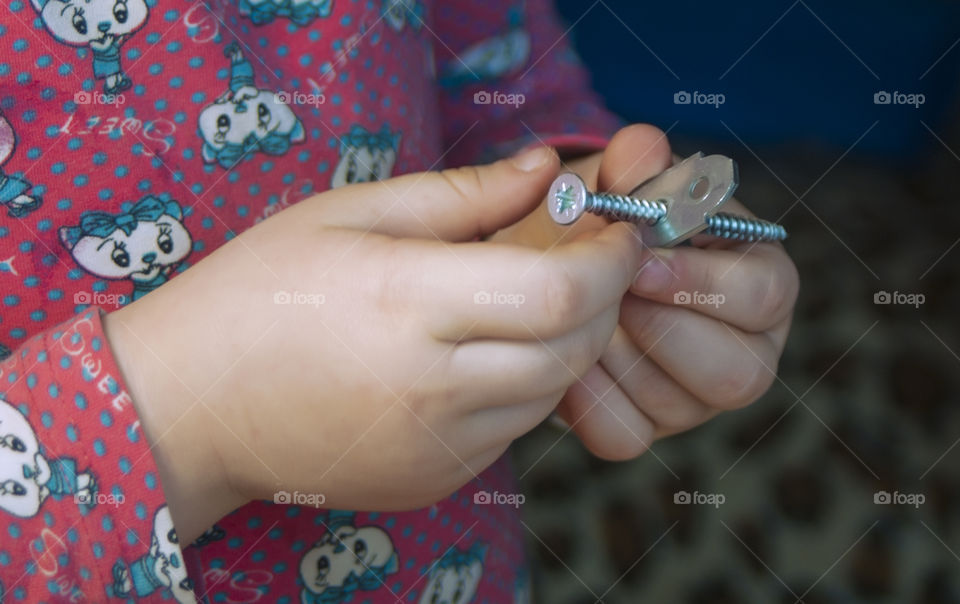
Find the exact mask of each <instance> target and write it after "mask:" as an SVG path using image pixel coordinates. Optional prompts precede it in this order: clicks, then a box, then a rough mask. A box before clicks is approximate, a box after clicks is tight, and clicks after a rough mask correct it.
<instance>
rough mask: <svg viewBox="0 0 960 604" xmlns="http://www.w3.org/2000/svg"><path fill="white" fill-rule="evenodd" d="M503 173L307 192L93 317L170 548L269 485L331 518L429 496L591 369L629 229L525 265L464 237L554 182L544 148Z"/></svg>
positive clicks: (486, 459)
mask: <svg viewBox="0 0 960 604" xmlns="http://www.w3.org/2000/svg"><path fill="white" fill-rule="evenodd" d="M517 162H518V163H512V162H511V161H501V162H498V163H496V164H493V165H491V166H486V167H481V168H464V169H460V170H449V171H445V172H439V173H437V172H432V173H424V174H411V175H407V176H402V177H399V178H393V179H390V180H386V181H383V182H378V183H368V184H360V185H354V186H349V187H344V188H340V189H336V190H333V191H329V192H326V193H323V194H321V195H318V196H316V197H314V198H312V199H309V200H306V201H303V202H301V203H300V204H297V205H296V206H294V207H292V208H289V209H287V210H284V211H283V212H280V213H279V214H277V215H276V216H274V217H272V218H270V219H268V220H266V221H264V222H263V223H261V224H260V225H258V226H256V227H254V228H252V229H250V230H249V231H247V232H245V233H243V234H242V235H240V236H239V237H237V238H236V239H235V240H233V241H231V242H230V243H228V244H226V245H224V246H223V247H222V248H220V249H218V250H217V251H216V252H214V253H213V254H211V255H210V256H209V257H208V258H206V259H204V260H202V261H201V262H199V263H198V264H197V265H196V266H194V267H193V268H191V269H190V270H188V271H186V272H185V273H183V274H182V275H179V276H178V277H176V278H175V279H173V280H172V281H171V282H170V283H168V284H166V285H164V286H162V287H161V288H159V289H158V290H157V291H155V292H153V293H151V294H149V295H147V296H145V297H144V298H142V299H141V300H139V301H137V302H135V303H133V304H131V305H129V306H127V307H125V308H123V309H121V310H118V311H116V312H114V313H112V314H110V315H108V317H107V320H106V326H107V330H108V337H109V339H110V342H111V344H112V345H113V349H114V352H115V353H116V356H117V358H118V361H119V363H120V365H121V369H122V370H123V373H124V376H125V377H126V381H127V384H128V385H129V386H130V387H131V389H132V390H133V391H132V392H131V395H132V398H133V400H134V403H135V405H136V407H137V410H138V412H139V413H140V417H141V421H142V425H143V428H144V432H145V434H146V436H147V438H148V441H149V442H150V443H151V444H152V446H153V447H154V457H155V459H156V460H157V462H158V464H159V468H160V471H161V477H162V479H163V482H164V488H165V493H166V495H167V497H168V502H169V505H170V509H171V512H172V513H173V515H174V519H175V521H176V525H177V529H178V531H179V532H181V533H182V534H183V539H184V540H186V541H189V540H190V538H192V537H193V536H196V535H197V534H199V533H200V532H201V531H202V530H203V529H205V528H207V527H208V526H209V525H210V524H211V523H212V522H213V521H215V520H216V519H218V518H219V517H220V516H222V515H223V514H225V513H227V512H229V511H230V510H231V509H233V508H234V507H237V506H239V505H241V504H242V503H244V502H245V501H247V500H249V499H252V498H267V499H269V498H271V497H272V495H273V493H274V492H276V491H280V490H284V491H289V492H293V491H300V492H301V493H322V494H324V495H325V496H326V501H325V506H326V507H333V508H347V509H364V510H375V509H405V508H413V507H418V506H423V505H426V504H429V503H432V502H435V501H437V500H439V499H441V498H442V497H444V496H446V495H447V494H449V493H451V492H452V491H454V490H455V489H457V488H458V487H460V486H462V485H463V484H465V483H466V482H467V481H469V480H471V479H472V478H473V477H474V473H478V472H480V471H481V470H482V469H484V468H485V467H486V466H487V465H489V464H490V463H492V462H493V461H494V460H496V459H497V458H498V457H499V456H500V455H501V454H502V453H503V451H504V450H505V449H506V447H507V446H508V445H509V443H510V442H511V441H512V440H513V439H515V438H516V437H518V436H520V435H521V434H523V433H525V432H527V431H528V430H530V429H531V428H533V427H534V426H535V425H536V424H537V423H539V422H540V421H542V420H543V419H544V418H545V417H546V416H547V415H549V414H550V413H551V412H552V411H553V410H554V409H555V407H556V405H557V403H558V401H559V400H560V398H561V397H562V396H563V394H564V392H566V391H567V388H568V387H569V386H570V385H571V384H572V383H573V382H574V381H575V380H576V378H577V375H582V374H583V373H584V372H585V371H586V370H587V369H588V368H589V367H591V366H592V365H594V364H595V363H596V362H597V359H598V358H599V356H600V353H601V352H602V351H603V350H604V349H605V348H606V347H607V345H608V343H609V341H610V336H611V334H612V333H613V330H614V329H615V327H616V324H617V320H618V315H619V310H620V302H621V300H622V299H623V296H624V293H625V292H626V291H627V289H628V287H629V286H630V283H631V281H632V280H633V278H634V276H635V275H636V273H637V270H638V269H639V260H640V258H641V248H640V244H639V242H638V239H637V237H636V232H635V230H634V229H633V228H632V227H629V226H627V225H624V224H617V225H611V226H609V227H607V228H604V229H603V230H601V231H599V232H597V233H595V235H592V236H589V237H584V238H583V239H582V240H581V241H578V242H577V243H572V244H569V245H562V246H557V247H555V248H553V249H551V250H550V251H548V252H546V253H544V252H541V251H539V250H533V249H530V248H528V247H521V246H515V245H507V244H495V243H489V242H482V241H480V242H474V241H472V240H473V239H474V238H476V237H478V236H485V235H489V234H491V233H493V232H495V231H497V230H498V229H501V228H503V227H505V226H507V225H509V224H511V223H512V222H514V221H516V220H518V219H519V218H521V217H522V216H524V215H525V214H526V213H528V212H529V211H530V210H531V209H533V208H534V207H536V206H537V205H538V204H539V203H540V201H541V200H542V199H543V195H544V193H545V191H546V189H547V186H548V185H549V183H550V181H551V180H552V179H553V178H554V177H555V176H556V174H557V167H558V162H557V159H556V156H555V155H554V154H553V153H552V151H549V150H545V149H544V150H541V151H539V152H533V154H532V155H525V156H522V157H521V158H518V160H517ZM523 167H525V170H524V169H523Z"/></svg>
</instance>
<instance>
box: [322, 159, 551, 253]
mask: <svg viewBox="0 0 960 604" xmlns="http://www.w3.org/2000/svg"><path fill="white" fill-rule="evenodd" d="M558 165H559V160H558V158H557V154H556V152H555V151H554V150H553V149H552V148H550V147H539V148H536V149H532V150H530V151H528V152H526V153H522V154H520V155H518V156H516V157H513V158H509V159H504V160H501V161H498V162H494V163H492V164H489V165H486V166H467V167H463V168H454V169H449V170H443V171H441V172H422V173H416V174H407V175H404V176H399V177H397V178H391V179H388V180H384V181H381V182H375V183H366V184H362V185H352V186H349V187H345V188H343V189H340V190H337V191H335V192H334V195H333V196H329V197H326V196H325V197H326V201H323V202H321V203H319V204H318V206H317V207H318V208H319V212H320V219H321V221H322V222H323V223H324V224H326V225H329V226H335V227H341V228H350V229H358V230H362V231H375V232H379V233H383V234H386V235H391V236H393V237H418V238H425V239H441V240H446V241H470V240H473V239H475V238H477V237H485V236H487V235H490V234H493V233H495V232H496V231H498V230H499V229H502V228H505V227H507V226H509V225H511V224H513V223H514V222H516V221H518V220H520V219H521V218H523V217H524V216H526V215H527V214H528V213H530V211H532V210H533V209H534V208H535V207H536V206H537V204H539V203H540V202H541V201H542V200H543V196H544V194H545V193H546V191H547V187H548V186H549V184H550V181H551V179H552V178H553V177H555V176H556V174H557V166H558ZM343 196H348V197H349V198H348V199H347V198H344V197H343ZM317 199H318V201H319V200H320V199H323V197H321V198H317Z"/></svg>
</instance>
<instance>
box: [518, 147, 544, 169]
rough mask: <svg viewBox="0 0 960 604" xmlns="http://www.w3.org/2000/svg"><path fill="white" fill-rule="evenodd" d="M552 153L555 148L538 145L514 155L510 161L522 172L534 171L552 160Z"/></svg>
mask: <svg viewBox="0 0 960 604" xmlns="http://www.w3.org/2000/svg"><path fill="white" fill-rule="evenodd" d="M552 155H553V149H551V148H550V147H536V148H534V149H530V150H528V151H523V152H522V153H519V154H517V155H514V156H513V157H511V158H510V163H511V164H513V166H514V167H515V168H517V169H518V170H520V171H521V172H533V171H534V170H536V169H537V168H542V167H543V166H544V165H545V164H546V163H547V162H548V161H550V157H551V156H552Z"/></svg>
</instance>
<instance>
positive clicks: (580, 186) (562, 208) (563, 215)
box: [547, 172, 787, 242]
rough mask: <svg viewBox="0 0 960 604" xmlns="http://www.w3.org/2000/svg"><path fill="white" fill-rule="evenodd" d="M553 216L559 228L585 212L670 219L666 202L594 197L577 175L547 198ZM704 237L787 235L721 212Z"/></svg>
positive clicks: (709, 220) (560, 180)
mask: <svg viewBox="0 0 960 604" xmlns="http://www.w3.org/2000/svg"><path fill="white" fill-rule="evenodd" d="M547 205H548V208H549V210H550V216H551V217H552V218H553V220H554V221H555V222H557V223H559V224H573V223H574V222H576V221H577V220H578V219H579V218H580V217H581V216H583V214H584V212H589V213H591V214H595V215H597V216H603V217H605V218H611V219H613V220H622V221H627V222H633V223H636V224H646V225H648V226H653V225H655V224H657V223H658V222H660V221H661V220H663V218H664V217H665V216H666V215H667V204H666V202H664V201H662V200H659V199H656V200H649V199H638V198H636V197H630V196H628V195H616V194H613V193H594V192H591V191H590V190H588V189H587V185H586V183H584V182H583V179H581V178H580V177H579V176H577V175H576V174H573V173H569V172H568V173H565V174H561V175H560V176H558V177H557V178H556V180H554V181H553V184H552V185H550V191H549V193H548V194H547ZM706 225H707V228H706V230H704V233H706V234H708V235H712V236H714V237H722V238H725V239H737V240H740V241H751V242H753V241H781V240H783V239H786V238H787V231H786V229H784V228H783V227H782V226H781V225H779V224H776V223H773V222H768V221H766V220H759V219H756V218H748V217H746V216H738V215H736V214H728V213H726V212H718V213H716V214H713V215H710V216H707V217H706Z"/></svg>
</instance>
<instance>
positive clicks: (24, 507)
mask: <svg viewBox="0 0 960 604" xmlns="http://www.w3.org/2000/svg"><path fill="white" fill-rule="evenodd" d="M49 479H50V465H49V464H48V463H47V460H46V459H45V458H44V456H43V455H42V454H41V453H40V443H39V442H37V436H36V434H34V432H33V428H32V427H31V426H30V423H29V422H27V418H25V417H24V416H23V414H22V413H20V411H19V410H17V409H16V408H15V407H14V406H13V405H11V404H9V403H7V402H6V401H4V400H2V399H0V509H3V510H6V511H7V512H10V513H11V514H13V515H14V516H19V517H21V518H30V517H31V516H34V515H35V514H36V513H37V511H38V510H39V509H40V504H41V503H42V502H43V499H44V495H45V493H44V492H43V490H42V487H41V485H43V484H45V483H46V482H47V481H48V480H49Z"/></svg>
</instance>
